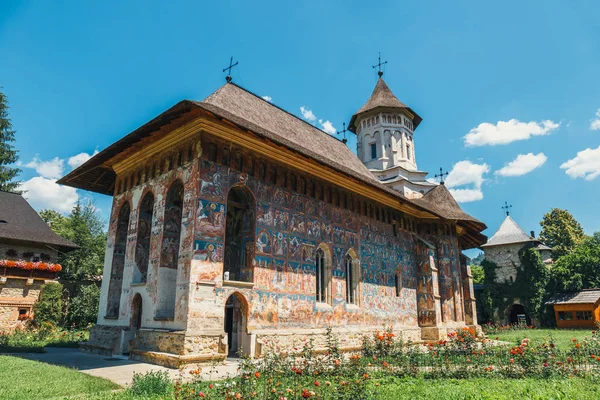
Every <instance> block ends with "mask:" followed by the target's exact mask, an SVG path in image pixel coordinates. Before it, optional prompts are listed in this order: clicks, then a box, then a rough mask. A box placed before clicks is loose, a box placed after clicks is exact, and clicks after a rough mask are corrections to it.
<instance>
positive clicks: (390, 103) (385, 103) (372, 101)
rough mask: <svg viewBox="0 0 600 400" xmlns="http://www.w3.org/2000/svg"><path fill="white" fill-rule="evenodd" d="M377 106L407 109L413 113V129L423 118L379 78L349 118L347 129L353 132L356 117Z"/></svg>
mask: <svg viewBox="0 0 600 400" xmlns="http://www.w3.org/2000/svg"><path fill="white" fill-rule="evenodd" d="M377 108H381V109H395V108H397V109H404V110H406V111H408V112H409V113H410V114H411V115H413V124H414V127H415V129H417V126H419V124H420V123H421V121H422V120H423V118H421V117H420V116H419V115H418V114H417V113H416V112H414V111H413V110H412V109H411V108H410V107H408V106H407V105H406V104H404V103H403V102H401V101H400V100H398V98H397V97H396V96H395V95H394V93H392V90H391V89H390V88H389V87H388V85H387V84H386V83H385V81H384V80H383V78H381V77H380V78H379V79H378V80H377V84H376V85H375V89H373V93H371V97H369V100H367V102H366V103H365V105H364V106H362V107H361V108H360V109H359V110H358V111H357V112H356V113H355V114H354V115H353V116H352V118H351V119H350V123H349V124H348V129H349V130H350V131H351V132H355V130H356V128H355V126H354V124H355V121H356V118H357V117H358V116H359V115H360V114H363V113H366V112H368V111H372V110H375V109H377Z"/></svg>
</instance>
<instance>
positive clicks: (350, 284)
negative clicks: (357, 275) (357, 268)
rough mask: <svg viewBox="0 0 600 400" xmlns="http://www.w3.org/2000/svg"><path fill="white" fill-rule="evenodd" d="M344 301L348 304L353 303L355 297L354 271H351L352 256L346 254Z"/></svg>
mask: <svg viewBox="0 0 600 400" xmlns="http://www.w3.org/2000/svg"><path fill="white" fill-rule="evenodd" d="M345 264H346V302H347V303H348V304H355V303H354V300H355V298H356V293H355V290H356V288H355V283H354V271H352V257H350V255H347V256H346V263H345Z"/></svg>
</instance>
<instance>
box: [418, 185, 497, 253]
mask: <svg viewBox="0 0 600 400" xmlns="http://www.w3.org/2000/svg"><path fill="white" fill-rule="evenodd" d="M413 202H414V203H416V204H419V205H421V206H424V207H426V208H427V209H429V210H431V211H432V212H434V213H435V214H437V215H439V216H441V217H443V218H445V219H448V220H454V221H457V222H458V223H459V224H460V225H462V226H463V227H464V228H466V230H467V233H466V234H465V235H462V236H461V237H460V239H461V241H462V244H461V245H462V247H463V248H473V247H479V246H481V245H482V244H483V243H485V242H486V241H487V237H486V236H485V235H483V234H481V233H480V232H481V231H483V230H484V229H485V228H487V226H486V225H485V224H484V223H483V222H481V221H479V220H478V219H476V218H474V217H472V216H470V215H469V214H467V213H466V212H464V211H463V210H462V209H461V208H460V206H459V205H458V203H457V202H456V200H455V199H454V197H453V196H452V194H451V193H450V192H449V191H448V188H446V186H445V185H438V186H436V187H435V188H433V189H431V190H430V191H429V192H427V193H426V194H425V195H424V196H423V197H422V198H420V199H415V200H413Z"/></svg>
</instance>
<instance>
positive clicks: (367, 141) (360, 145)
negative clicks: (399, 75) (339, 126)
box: [348, 74, 435, 198]
mask: <svg viewBox="0 0 600 400" xmlns="http://www.w3.org/2000/svg"><path fill="white" fill-rule="evenodd" d="M381 75H382V74H380V76H379V79H378V80H377V84H376V85H375V89H374V90H373V93H372V94H371V97H370V98H369V100H368V101H367V103H366V104H365V105H364V106H362V108H361V109H360V110H358V111H357V112H356V113H355V114H354V115H353V116H352V119H351V120H350V124H349V128H348V129H349V130H350V131H351V132H354V133H355V134H356V136H357V140H356V143H357V148H356V154H357V155H358V158H359V159H360V160H361V161H362V162H363V163H364V164H365V165H366V166H367V168H369V170H370V171H371V172H372V173H373V174H374V175H375V176H376V177H377V178H378V179H379V180H380V181H381V182H382V183H384V184H385V185H387V186H389V187H391V188H393V189H395V190H398V191H399V192H400V193H402V194H404V195H405V196H406V197H408V198H420V197H422V196H423V195H424V194H425V193H427V192H428V191H429V190H431V189H432V188H433V187H435V184H433V183H431V182H428V181H427V180H426V179H425V176H426V175H427V172H422V171H419V170H418V168H417V160H416V152H415V141H414V138H413V136H414V131H415V129H417V127H418V126H419V124H420V123H421V121H422V118H421V117H420V116H419V115H418V114H417V113H416V112H414V111H413V110H412V109H410V107H408V106H407V105H405V104H404V103H402V102H401V101H400V100H398V98H397V97H396V96H395V95H394V93H392V91H391V90H390V88H389V87H388V85H387V84H386V83H385V81H384V80H383V77H382V76H381Z"/></svg>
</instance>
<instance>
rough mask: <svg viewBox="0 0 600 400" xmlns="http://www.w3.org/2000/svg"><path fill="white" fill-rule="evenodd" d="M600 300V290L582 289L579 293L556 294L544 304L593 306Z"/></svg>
mask: <svg viewBox="0 0 600 400" xmlns="http://www.w3.org/2000/svg"><path fill="white" fill-rule="evenodd" d="M598 300H600V289H583V290H581V291H579V292H563V293H557V294H555V295H554V296H552V297H551V298H550V300H548V301H547V302H546V304H595V303H596V302H597V301H598Z"/></svg>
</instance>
